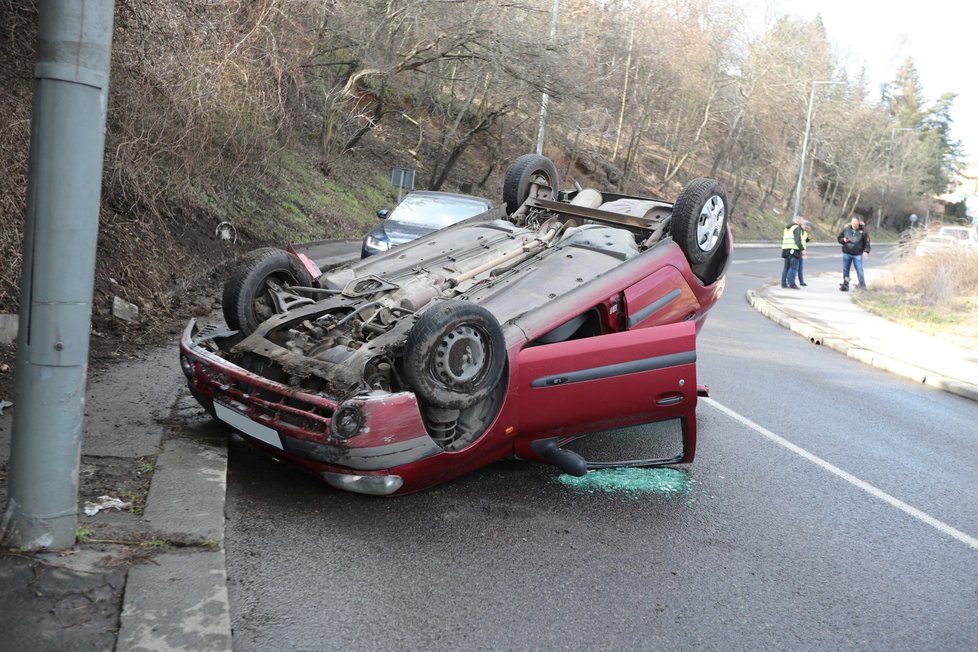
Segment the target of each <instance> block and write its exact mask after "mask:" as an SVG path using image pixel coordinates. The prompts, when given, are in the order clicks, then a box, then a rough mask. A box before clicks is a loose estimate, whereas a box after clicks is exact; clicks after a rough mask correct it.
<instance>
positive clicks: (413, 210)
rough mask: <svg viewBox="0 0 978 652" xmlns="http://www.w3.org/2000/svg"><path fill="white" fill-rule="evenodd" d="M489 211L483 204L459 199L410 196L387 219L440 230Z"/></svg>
mask: <svg viewBox="0 0 978 652" xmlns="http://www.w3.org/2000/svg"><path fill="white" fill-rule="evenodd" d="M487 210H488V207H487V205H486V204H484V203H482V202H478V201H470V200H467V199H461V198H458V197H427V196H415V195H408V196H407V197H405V198H404V201H402V202H401V203H400V204H398V205H397V207H396V208H395V209H394V210H393V211H391V214H390V215H389V216H388V217H387V219H389V220H394V221H397V222H403V223H404V224H415V225H417V226H427V227H432V228H436V229H440V228H442V227H445V226H449V225H451V224H455V223H456V222H461V221H462V220H464V219H465V218H467V217H472V216H473V215H478V214H479V213H483V212H485V211H487Z"/></svg>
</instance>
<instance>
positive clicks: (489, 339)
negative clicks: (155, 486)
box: [181, 157, 732, 494]
mask: <svg viewBox="0 0 978 652" xmlns="http://www.w3.org/2000/svg"><path fill="white" fill-rule="evenodd" d="M524 158H526V157H524ZM541 158H542V157H541ZM544 160H545V159H544ZM531 162H534V163H535V162H536V159H532V160H531ZM537 167H539V165H537ZM527 169H528V170H529V174H528V173H527ZM518 171H521V172H522V176H524V177H525V176H530V177H531V179H532V178H533V174H534V173H537V174H539V171H538V170H536V169H535V168H534V167H533V165H529V166H523V168H522V169H520V170H518ZM554 176H555V175H554ZM536 181H537V182H538V183H537V186H536V187H535V188H533V191H532V192H527V197H525V198H522V201H520V202H519V203H518V205H517V207H516V209H515V210H510V211H509V213H508V214H507V210H506V209H496V210H492V211H489V212H487V213H484V214H482V215H479V216H476V217H473V218H470V219H468V220H466V221H464V222H462V223H460V224H457V225H455V226H452V227H449V228H446V229H443V230H440V231H436V232H434V233H432V234H429V235H427V236H425V237H422V238H420V239H418V240H415V241H413V242H410V243H407V244H404V245H401V246H399V247H397V248H396V249H394V250H392V251H390V252H388V253H386V254H383V255H380V256H376V257H371V258H368V259H365V260H363V261H359V262H356V263H353V264H351V265H347V266H343V267H340V268H338V269H335V270H332V271H329V272H327V273H325V274H317V273H316V272H317V270H314V269H309V264H308V261H302V260H300V259H298V258H297V257H295V256H294V255H291V254H285V252H272V253H268V252H266V253H262V254H259V255H256V256H254V257H252V259H251V260H250V261H246V262H245V263H244V264H243V267H242V270H243V271H241V272H240V273H237V274H236V275H234V276H233V278H232V281H234V282H235V285H234V286H233V287H231V286H226V288H225V316H226V321H227V322H228V326H229V328H222V327H220V326H219V325H210V326H202V325H198V324H196V323H195V322H191V323H190V324H189V325H188V328H187V329H186V331H185V333H184V337H183V339H182V342H181V351H182V357H181V362H182V365H183V368H184V371H185V373H186V374H187V376H188V382H189V385H190V388H191V391H192V392H193V394H194V396H195V397H197V399H198V400H199V401H200V402H201V404H202V405H204V407H205V408H207V409H208V410H209V411H211V413H212V414H214V415H215V416H216V417H217V418H219V419H220V420H222V421H224V422H225V423H228V424H229V425H231V426H232V427H234V428H235V429H236V430H237V431H238V432H240V433H242V434H244V435H245V436H246V437H248V438H249V439H250V440H251V441H253V442H254V443H255V444H256V445H259V446H261V447H263V448H266V449H268V450H269V451H270V452H272V453H274V454H275V455H276V456H278V457H282V458H285V459H288V460H289V461H292V462H294V463H297V464H299V465H300V466H302V467H304V468H306V469H308V470H311V471H313V472H315V473H317V474H319V475H320V476H321V477H323V478H324V479H326V480H327V482H329V483H330V484H332V485H333V486H337V487H341V488H344V489H352V490H355V491H363V492H364V493H379V494H391V493H404V492H407V491H413V490H417V489H420V488H424V487H425V486H430V485H431V484H434V483H436V482H439V481H441V480H442V479H447V478H449V477H454V476H455V475H458V474H460V473H461V472H465V470H468V469H469V468H476V467H477V466H481V465H483V464H485V463H488V462H489V461H492V460H493V459H500V458H502V457H506V456H509V455H513V454H517V455H520V454H522V455H521V456H525V457H529V458H534V459H539V460H541V461H549V462H552V463H554V464H557V465H558V466H560V467H561V468H563V469H564V470H565V471H568V472H573V473H581V472H584V471H586V468H587V467H586V464H585V465H583V466H582V464H581V460H577V459H574V458H573V456H570V457H568V455H567V454H565V453H566V452H565V451H563V450H562V449H560V444H562V443H564V442H566V441H567V440H568V439H571V438H573V437H575V436H579V435H580V434H582V433H583V432H590V431H593V430H595V429H600V428H602V427H610V426H614V425H628V424H631V423H641V422H647V421H654V420H660V419H671V418H676V419H681V420H682V421H683V426H684V434H685V443H686V444H689V446H686V445H684V451H683V452H682V454H681V455H679V456H677V459H669V460H655V461H654V462H656V463H660V462H661V463H665V462H675V461H689V460H691V459H692V452H693V451H692V445H693V444H694V443H695V429H694V428H693V427H692V421H693V419H694V418H695V415H694V413H693V411H694V410H695V403H696V392H697V385H696V383H695V334H696V331H697V330H698V328H699V327H700V326H701V325H702V324H703V321H704V319H705V317H706V312H707V311H708V310H709V308H710V307H711V306H712V305H713V303H714V302H715V301H716V299H717V298H718V297H719V296H720V294H721V293H722V288H723V279H724V272H725V269H726V267H727V265H728V264H729V259H730V252H731V250H732V244H731V238H730V235H729V230H728V225H727V220H726V219H719V220H717V219H711V217H710V210H713V209H711V208H710V206H709V204H707V207H706V208H702V207H701V206H699V204H702V203H703V202H702V201H700V202H698V204H697V207H698V208H699V209H700V210H699V212H698V213H697V215H695V216H693V219H694V220H697V219H698V220H700V221H701V222H704V224H705V226H704V228H699V227H697V226H696V224H695V223H694V224H693V225H687V227H686V228H687V234H688V235H687V237H686V239H687V240H689V241H691V242H693V243H695V242H696V241H697V240H698V239H706V240H711V241H710V242H709V243H708V244H709V247H710V255H709V256H700V257H699V258H698V259H696V260H693V261H690V260H689V258H690V256H689V254H688V253H686V252H684V251H683V248H682V247H681V246H680V245H679V244H677V242H676V233H675V230H674V229H671V228H670V227H671V226H672V225H671V222H673V220H674V218H673V214H674V208H675V205H674V204H672V203H669V202H663V201H658V200H649V199H646V198H638V197H629V196H625V195H619V194H613V193H600V192H598V191H595V190H590V189H589V190H582V189H577V190H574V191H570V192H567V191H559V192H558V191H557V189H556V183H555V180H548V179H546V178H543V179H540V178H537V179H536ZM548 182H549V183H548ZM714 183H715V182H714ZM531 187H532V184H531ZM540 187H542V188H543V189H542V191H541V189H540ZM700 194H703V193H700ZM681 199H682V198H681ZM515 203H516V202H515V201H509V202H508V204H509V208H512V206H513V205H514V204H515ZM720 209H723V206H722V204H721V205H720ZM694 212H695V211H694ZM722 217H725V216H722ZM687 248H689V245H687ZM260 251H262V250H260ZM273 260H274V261H277V262H272V261H273ZM276 265H277V267H276ZM266 269H274V270H276V273H269V274H267V275H266V276H264V277H262V278H261V283H260V284H258V285H257V286H256V288H255V289H254V290H253V291H251V290H249V291H245V290H242V289H241V288H242V287H244V286H247V285H248V281H249V279H251V278H252V277H259V276H261V275H262V274H263V273H264V271H265V270H266ZM235 279H237V280H235ZM229 297H230V299H229ZM231 303H233V305H230V306H229V304H231ZM609 336H617V337H615V338H612V337H609ZM560 347H563V349H561V348H560ZM534 349H537V350H538V351H537V352H534ZM633 351H645V352H644V353H643V354H642V355H640V356H636V355H635V354H634V353H632V352H633ZM555 352H557V353H558V355H557V357H558V358H559V359H561V360H563V361H564V365H565V366H566V365H567V364H570V366H571V367H573V368H572V369H567V368H564V367H561V366H560V364H556V365H555V364H554V360H553V359H552V358H551V357H550V356H551V354H553V353H555ZM588 358H593V362H591V363H585V364H584V365H583V366H581V365H579V364H578V363H579V361H583V360H586V359H588ZM606 360H607V361H611V364H602V362H603V361H606ZM616 360H617V361H616ZM577 367H580V368H579V369H578V368H577ZM524 370H534V374H537V375H534V377H533V378H532V379H529V382H530V383H531V385H530V386H527V388H526V389H524V387H523V384H522V383H523V381H524V380H527V379H526V378H525V377H524V374H523V371H524ZM588 370H590V371H588ZM571 372H576V373H577V374H578V375H580V373H584V376H581V377H578V376H575V375H574V374H573V373H571ZM588 374H590V375H588ZM680 376H681V378H680ZM663 381H665V383H666V384H667V385H668V387H663V391H662V392H658V394H660V395H662V396H664V397H665V398H663V399H661V400H660V399H657V402H655V403H652V404H649V405H647V406H645V407H632V404H631V403H628V402H627V401H626V402H624V403H623V404H622V405H621V407H620V408H618V413H617V414H611V413H609V412H608V410H605V411H604V412H602V411H600V410H599V411H598V412H597V413H591V412H589V411H588V409H587V408H584V409H582V410H578V412H580V414H578V415H577V417H572V418H571V419H570V421H568V420H563V419H560V418H552V417H549V418H548V417H545V416H543V417H542V416H540V415H538V414H536V412H537V411H541V412H554V411H556V412H557V413H561V412H568V413H570V414H571V415H573V414H574V413H575V410H573V409H571V410H567V409H566V406H564V404H565V403H566V402H567V401H568V400H570V401H571V402H573V397H574V396H575V395H576V393H577V392H581V391H583V392H585V393H588V392H590V393H594V392H595V391H596V392H598V395H597V396H595V398H596V399H598V400H600V394H601V393H602V392H609V393H610V394H612V395H615V396H622V397H625V396H627V395H628V394H629V392H630V391H632V390H631V389H629V386H631V385H634V384H636V383H637V384H638V385H637V387H645V386H646V384H647V383H650V384H652V385H655V384H662V383H663ZM533 382H537V383H542V385H539V387H540V388H543V389H544V390H545V391H544V392H537V391H536V389H535V388H534V387H532V383H533ZM623 387H624V388H626V389H625V391H624V392H623V391H622V388H623ZM652 389H653V390H654V389H655V388H654V387H653V388H652ZM643 391H645V390H643ZM701 391H702V388H701ZM535 393H538V394H539V396H538V398H533V397H532V395H533V394H535ZM548 393H549V396H545V394H548ZM653 393H656V392H654V391H653ZM641 395H642V394H641V393H640V394H639V395H637V396H639V398H640V397H641ZM621 400H623V401H624V400H625V399H624V398H623V399H621ZM592 412H593V410H592ZM541 441H543V442H545V443H544V444H540V443H539V442H541ZM534 442H537V443H536V444H535V443H534ZM687 448H688V449H689V450H686V449H687ZM439 458H444V459H442V460H441V461H438V459H439ZM687 458H688V459H687ZM646 461H647V460H646ZM395 471H396V472H395ZM351 478H366V480H359V481H358V480H352V479H351ZM395 485H396V486H395Z"/></svg>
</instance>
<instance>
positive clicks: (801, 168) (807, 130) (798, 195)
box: [791, 81, 845, 222]
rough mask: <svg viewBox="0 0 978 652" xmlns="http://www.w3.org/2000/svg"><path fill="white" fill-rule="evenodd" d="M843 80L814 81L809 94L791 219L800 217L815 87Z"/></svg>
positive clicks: (839, 82) (838, 82)
mask: <svg viewBox="0 0 978 652" xmlns="http://www.w3.org/2000/svg"><path fill="white" fill-rule="evenodd" d="M844 83H845V82H841V81H813V82H812V93H811V95H809V96H808V119H807V120H806V121H805V138H804V140H802V143H801V165H800V166H799V167H798V187H797V188H795V210H794V212H792V213H791V221H792V222H794V221H795V218H796V217H798V202H799V200H800V199H801V181H802V179H804V178H805V158H806V157H807V156H808V134H809V133H811V131H812V106H813V105H814V104H815V87H816V86H817V85H818V84H844Z"/></svg>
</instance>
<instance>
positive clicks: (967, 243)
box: [914, 226, 978, 256]
mask: <svg viewBox="0 0 978 652" xmlns="http://www.w3.org/2000/svg"><path fill="white" fill-rule="evenodd" d="M951 247H972V248H976V249H978V233H976V231H975V229H973V228H971V227H967V226H942V227H941V228H940V229H939V230H938V231H937V233H936V234H933V235H928V236H925V237H924V239H923V240H921V241H920V242H919V243H918V244H917V248H916V249H915V251H914V253H916V254H917V255H918V256H926V255H928V254H931V253H934V252H938V251H947V250H949V249H950V248H951Z"/></svg>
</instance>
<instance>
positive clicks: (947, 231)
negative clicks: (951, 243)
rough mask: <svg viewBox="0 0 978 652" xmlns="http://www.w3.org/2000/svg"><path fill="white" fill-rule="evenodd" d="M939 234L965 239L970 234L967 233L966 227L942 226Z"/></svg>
mask: <svg viewBox="0 0 978 652" xmlns="http://www.w3.org/2000/svg"><path fill="white" fill-rule="evenodd" d="M940 235H946V236H950V237H952V238H958V239H959V240H967V239H968V237H969V235H970V234H969V233H968V230H967V229H951V228H947V227H944V228H942V229H941V232H940Z"/></svg>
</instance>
